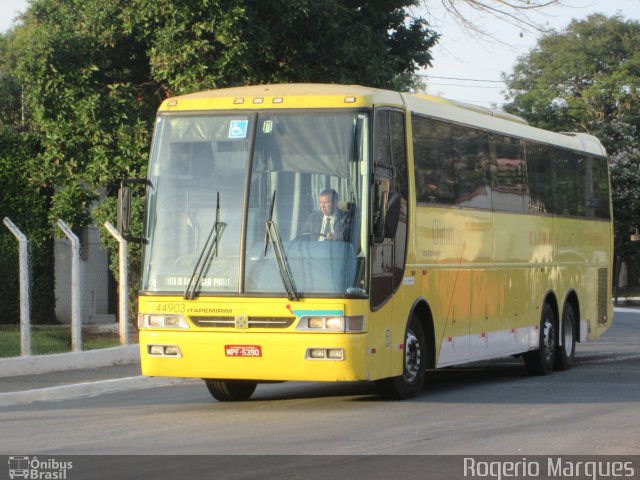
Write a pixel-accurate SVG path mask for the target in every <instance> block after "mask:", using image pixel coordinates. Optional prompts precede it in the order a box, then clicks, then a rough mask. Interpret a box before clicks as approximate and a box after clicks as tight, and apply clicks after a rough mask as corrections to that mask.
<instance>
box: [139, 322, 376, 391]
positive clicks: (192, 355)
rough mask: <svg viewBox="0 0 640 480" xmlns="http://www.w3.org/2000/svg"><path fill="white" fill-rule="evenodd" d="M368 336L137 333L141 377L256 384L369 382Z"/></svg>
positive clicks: (299, 333)
mask: <svg viewBox="0 0 640 480" xmlns="http://www.w3.org/2000/svg"><path fill="white" fill-rule="evenodd" d="M366 340H367V334H366V333H348V334H346V333H302V332H295V333H293V332H291V333H251V334H247V333H228V332H225V333H219V332H194V331H190V332H177V331H160V330H141V331H140V361H141V369H142V374H143V375H146V376H167V377H182V378H212V379H243V380H258V381H261V380H262V381H286V380H293V381H331V382H334V381H356V380H369V375H368V373H367V371H366V367H365V365H366V362H365V356H366V343H367V341H366Z"/></svg>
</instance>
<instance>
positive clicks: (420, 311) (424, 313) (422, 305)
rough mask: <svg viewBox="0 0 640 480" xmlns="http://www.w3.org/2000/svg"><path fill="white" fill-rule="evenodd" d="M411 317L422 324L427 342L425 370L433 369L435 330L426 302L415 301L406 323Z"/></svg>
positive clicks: (421, 300) (434, 362)
mask: <svg viewBox="0 0 640 480" xmlns="http://www.w3.org/2000/svg"><path fill="white" fill-rule="evenodd" d="M412 315H415V316H417V317H418V318H419V319H420V323H421V324H422V330H423V332H424V336H425V340H426V342H427V349H428V350H427V351H428V352H429V356H428V357H427V365H426V367H427V370H430V369H433V368H435V366H436V340H435V338H436V337H435V328H434V325H433V315H432V314H431V308H430V307H429V304H428V303H427V301H426V300H425V299H423V298H421V299H419V300H417V301H416V302H415V303H414V304H413V308H412V309H411V313H410V314H409V317H408V318H407V322H408V321H409V319H410V318H411V316H412Z"/></svg>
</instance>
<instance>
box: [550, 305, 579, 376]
mask: <svg viewBox="0 0 640 480" xmlns="http://www.w3.org/2000/svg"><path fill="white" fill-rule="evenodd" d="M575 331H576V314H575V313H574V310H573V306H571V304H570V303H567V304H566V305H565V306H564V311H563V312H562V321H561V322H560V335H561V338H562V345H558V348H557V350H556V359H555V365H554V368H555V369H556V370H569V369H570V368H571V366H572V365H573V358H574V356H575V354H576V336H575Z"/></svg>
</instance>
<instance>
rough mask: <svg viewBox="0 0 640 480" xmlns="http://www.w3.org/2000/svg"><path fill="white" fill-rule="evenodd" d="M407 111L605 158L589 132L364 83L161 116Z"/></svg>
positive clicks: (237, 95)
mask: <svg viewBox="0 0 640 480" xmlns="http://www.w3.org/2000/svg"><path fill="white" fill-rule="evenodd" d="M373 106H396V107H400V108H405V107H407V108H408V109H409V110H411V111H412V112H415V113H418V114H422V115H426V116H429V117H432V118H435V119H440V120H445V121H450V122H453V123H457V124H461V125H468V126H472V127H477V128H480V129H483V130H488V131H492V132H495V133H502V134H506V135H511V136H515V137H519V138H523V139H530V140H534V141H538V142H542V143H549V144H553V145H558V146H561V147H564V148H568V149H571V150H576V151H581V152H588V153H590V154H593V155H599V156H605V155H606V151H605V149H604V147H603V146H602V144H601V143H600V141H599V140H598V139H597V138H596V137H594V136H592V135H588V134H585V133H566V132H563V133H554V132H550V131H547V130H542V129H539V128H536V127H532V126H530V125H528V124H527V122H526V121H525V120H524V119H522V118H520V117H517V116H515V115H511V114H508V113H506V112H503V111H501V110H495V109H489V108H485V107H480V106H477V105H471V104H465V103H460V102H455V101H453V100H448V99H446V98H442V97H438V96H435V95H428V94H415V93H398V92H393V91H389V90H382V89H377V88H371V87H363V86H360V85H336V84H311V83H300V84H274V85H256V86H245V87H232V88H222V89H218V90H207V91H202V92H197V93H192V94H187V95H182V96H177V97H172V98H168V99H166V100H165V101H164V102H163V103H162V105H161V106H160V109H159V110H160V112H177V111H211V110H247V109H249V110H254V109H255V110H258V109H260V110H262V109H295V108H368V107H373Z"/></svg>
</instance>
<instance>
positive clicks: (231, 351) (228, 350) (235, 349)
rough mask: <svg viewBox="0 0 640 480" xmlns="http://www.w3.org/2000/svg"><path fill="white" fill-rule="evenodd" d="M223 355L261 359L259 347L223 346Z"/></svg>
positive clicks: (260, 348)
mask: <svg viewBox="0 0 640 480" xmlns="http://www.w3.org/2000/svg"><path fill="white" fill-rule="evenodd" d="M224 354H225V355H226V356H227V357H261V356H262V347H261V346H260V345H225V346H224Z"/></svg>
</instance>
